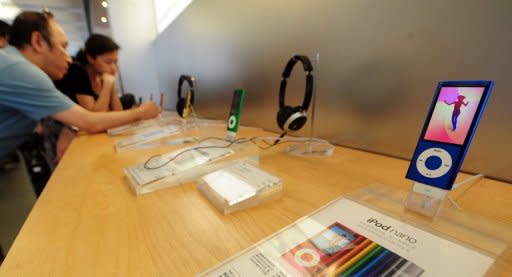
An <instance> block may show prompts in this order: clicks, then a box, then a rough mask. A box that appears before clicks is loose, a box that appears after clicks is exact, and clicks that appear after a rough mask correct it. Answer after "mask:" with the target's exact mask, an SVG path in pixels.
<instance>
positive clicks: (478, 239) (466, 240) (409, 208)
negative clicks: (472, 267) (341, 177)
mask: <svg viewBox="0 0 512 277" xmlns="http://www.w3.org/2000/svg"><path fill="white" fill-rule="evenodd" d="M477 177H478V176H477ZM429 187H430V188H432V187H431V186H429ZM424 189H425V188H424V187H422V186H421V185H420V186H418V184H414V185H413V188H412V190H411V191H410V192H409V193H406V192H405V191H402V190H397V189H393V188H391V187H388V186H384V185H372V186H369V187H367V188H364V189H362V190H359V191H356V192H354V193H351V194H349V195H347V196H346V197H347V198H349V199H351V200H353V201H355V202H358V203H360V204H362V205H365V206H367V207H369V208H371V209H373V210H376V211H379V212H381V213H384V214H387V215H389V216H391V217H393V218H395V219H397V220H400V221H402V222H406V223H408V224H410V225H413V226H415V227H417V228H420V229H422V230H424V231H426V232H429V233H432V234H434V235H437V236H440V237H444V238H446V239H449V240H451V241H452V242H454V243H456V244H460V245H463V246H466V247H468V248H471V249H475V250H477V251H478V252H480V253H483V254H485V255H487V256H489V257H491V258H492V259H494V260H495V261H494V264H493V265H492V267H491V268H490V269H489V271H488V272H487V274H486V275H488V276H503V275H504V274H505V272H507V271H508V272H511V270H512V265H511V261H512V249H511V247H510V246H511V245H512V230H511V229H510V228H509V227H507V226H504V225H501V224H499V223H497V222H493V221H490V220H488V219H485V218H481V217H478V216H475V215H472V214H470V213H467V212H464V211H463V210H457V209H454V208H452V207H450V206H448V205H445V204H446V202H445V201H444V198H445V195H443V192H439V191H430V192H429V193H428V194H429V195H430V196H428V197H427V198H428V199H425V198H424V197H425V195H424V194H423V193H424V191H422V190H424ZM444 193H446V191H444ZM441 208H442V209H441ZM461 266H464V265H463V264H462V265H461Z"/></svg>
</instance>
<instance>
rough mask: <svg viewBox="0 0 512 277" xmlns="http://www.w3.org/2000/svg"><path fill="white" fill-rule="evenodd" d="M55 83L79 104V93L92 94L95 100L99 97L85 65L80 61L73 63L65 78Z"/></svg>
mask: <svg viewBox="0 0 512 277" xmlns="http://www.w3.org/2000/svg"><path fill="white" fill-rule="evenodd" d="M54 83H55V86H56V87H57V88H58V89H59V90H60V91H61V92H62V93H64V94H65V95H66V96H68V97H69V98H70V99H71V100H73V102H75V103H77V104H78V100H77V98H76V96H77V95H78V94H80V95H89V96H92V97H93V98H94V100H95V101H96V100H97V99H98V95H96V93H94V91H93V90H92V86H91V81H90V80H89V75H87V71H86V70H85V67H84V66H83V65H81V64H79V63H76V62H74V63H72V64H71V65H70V66H69V69H68V72H67V73H66V75H65V76H64V78H62V79H61V80H58V81H55V82H54Z"/></svg>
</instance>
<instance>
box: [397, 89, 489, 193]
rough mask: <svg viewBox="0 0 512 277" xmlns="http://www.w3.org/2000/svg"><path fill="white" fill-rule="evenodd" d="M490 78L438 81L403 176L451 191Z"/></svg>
mask: <svg viewBox="0 0 512 277" xmlns="http://www.w3.org/2000/svg"><path fill="white" fill-rule="evenodd" d="M492 87H493V81H445V82H439V84H438V86H437V89H436V91H435V95H434V99H433V101H432V104H431V106H430V109H429V112H428V115H427V119H426V121H425V124H424V126H423V130H422V132H421V136H420V138H419V141H418V144H417V145H416V150H415V151H414V154H413V157H412V160H411V163H410V164H409V169H408V170H407V175H406V178H408V179H411V180H414V181H416V182H420V183H422V184H426V185H431V186H434V187H437V188H441V189H445V190H450V189H451V188H452V186H453V183H454V181H455V178H456V177H457V173H458V172H459V170H460V167H461V165H462V162H463V160H464V157H465V155H466V153H467V150H468V148H469V145H470V144H471V140H472V138H473V135H474V134H475V130H476V127H477V126H478V122H479V121H480V117H481V115H482V113H483V111H484V108H485V105H486V103H487V100H488V98H489V95H490V93H491V90H492Z"/></svg>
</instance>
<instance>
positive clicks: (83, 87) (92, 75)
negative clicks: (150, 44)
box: [44, 34, 123, 170]
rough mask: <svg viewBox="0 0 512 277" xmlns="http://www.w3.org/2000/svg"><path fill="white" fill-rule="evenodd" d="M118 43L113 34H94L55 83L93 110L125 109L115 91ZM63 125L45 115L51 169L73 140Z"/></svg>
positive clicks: (45, 132)
mask: <svg viewBox="0 0 512 277" xmlns="http://www.w3.org/2000/svg"><path fill="white" fill-rule="evenodd" d="M118 52H119V45H117V43H115V42H114V41H113V40H112V39H111V38H109V37H107V36H104V35H100V34H93V35H91V36H90V37H89V38H88V39H87V41H86V42H85V48H84V49H81V50H80V51H79V52H78V54H77V56H76V57H75V60H74V62H73V63H72V64H71V65H70V66H69V69H68V72H67V73H66V75H65V76H64V77H63V78H62V79H61V80H57V81H54V84H55V86H56V87H57V88H58V89H59V90H60V91H61V92H62V93H64V94H65V95H67V96H68V97H69V98H70V99H71V100H73V101H74V102H75V103H77V104H78V105H80V106H82V107H84V108H85V109H87V110H89V111H92V112H107V111H120V110H123V106H122V105H121V101H120V100H119V97H118V96H117V93H116V88H115V76H116V74H117V72H118V70H119V69H118V65H117V60H118ZM62 129H63V125H62V124H60V123H59V122H57V121H55V120H52V119H46V120H45V121H44V144H45V152H46V160H47V162H48V165H49V167H50V169H51V170H53V169H54V168H55V166H56V165H57V162H58V153H59V152H61V153H63V150H60V149H66V148H67V147H68V145H69V143H70V141H71V137H70V138H63V137H61V136H59V134H60V133H61V130H62Z"/></svg>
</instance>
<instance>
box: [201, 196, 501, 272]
mask: <svg viewBox="0 0 512 277" xmlns="http://www.w3.org/2000/svg"><path fill="white" fill-rule="evenodd" d="M379 251H380V252H379ZM372 253H373V255H372ZM350 257H352V258H350ZM344 260H345V261H344ZM493 263H494V258H492V257H490V256H488V255H486V254H483V253H482V252H479V251H476V250H473V249H470V248H468V247H465V246H463V245H460V244H457V243H455V242H453V241H450V240H447V239H444V238H441V237H439V236H436V235H434V234H432V233H429V232H426V231H424V230H421V229H419V228H416V227H414V226H411V225H409V224H407V223H404V222H401V221H398V220H396V219H394V218H392V217H390V216H387V215H384V214H382V213H379V212H377V211H375V210H373V209H370V208H368V207H366V206H363V205H361V204H359V203H357V202H354V201H352V200H349V199H345V198H340V199H338V200H335V201H333V202H331V203H330V204H328V205H326V206H325V207H323V208H321V209H320V210H318V211H317V212H315V213H313V214H312V215H311V216H309V217H306V218H304V219H302V220H299V221H298V222H297V223H295V224H293V225H291V226H289V227H286V228H285V229H283V230H282V231H280V232H278V233H276V234H274V235H272V236H270V237H269V238H267V239H265V240H263V241H262V242H260V243H258V244H256V245H255V246H253V247H250V248H249V249H247V250H245V251H244V252H242V253H241V254H240V255H238V256H235V257H233V258H231V259H230V260H228V261H226V262H224V263H223V264H221V265H219V266H217V267H215V268H213V269H212V270H210V271H209V272H206V273H204V274H203V275H201V276H324V275H326V276H330V275H341V276H343V274H348V275H354V274H362V275H363V276H367V275H370V274H377V275H381V274H386V272H387V273H390V274H391V273H392V274H398V275H400V274H402V275H404V276H482V275H483V274H485V272H487V270H488V269H489V268H490V267H491V265H492V264H493ZM365 270H366V271H365ZM405 274H407V275H405ZM398 275H397V276H398ZM390 276H391V275H390ZM393 276H395V275H393Z"/></svg>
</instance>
